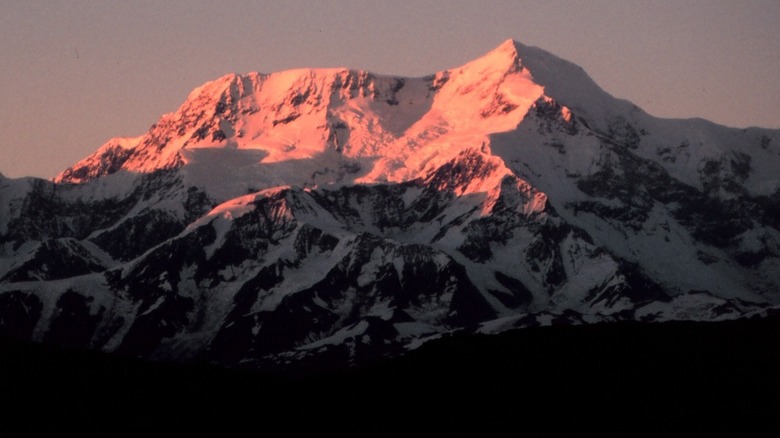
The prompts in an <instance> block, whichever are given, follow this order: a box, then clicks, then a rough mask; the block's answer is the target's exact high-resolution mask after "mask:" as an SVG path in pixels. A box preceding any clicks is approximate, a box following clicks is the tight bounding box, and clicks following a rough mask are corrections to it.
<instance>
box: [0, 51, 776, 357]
mask: <svg viewBox="0 0 780 438" xmlns="http://www.w3.org/2000/svg"><path fill="white" fill-rule="evenodd" d="M778 175H780V131H778V130H769V129H759V128H749V129H733V128H727V127H723V126H719V125H715V124H712V123H710V122H707V121H704V120H699V119H692V120H665V119H659V118H655V117H652V116H650V115H648V114H646V113H644V112H643V111H642V110H641V109H640V108H638V107H636V106H634V105H632V104H631V103H629V102H627V101H624V100H619V99H615V98H613V97H612V96H610V95H609V94H607V93H606V92H604V91H603V90H601V89H600V88H599V87H598V86H597V85H596V84H595V83H594V82H593V81H592V80H591V79H590V78H589V77H588V76H587V75H586V74H585V72H584V71H583V70H582V69H581V68H579V67H577V66H575V65H573V64H571V63H569V62H567V61H564V60H562V59H559V58H557V57H555V56H553V55H551V54H549V53H547V52H545V51H543V50H540V49H537V48H533V47H527V46H524V45H522V44H520V43H517V42H514V41H507V42H505V43H503V44H501V46H499V47H498V48H496V49H495V50H493V51H491V52H490V53H488V54H486V55H485V56H483V57H482V58H479V59H477V60H475V61H472V62H469V63H467V64H465V65H463V66H462V67H459V68H454V69H451V70H447V71H443V72H439V73H436V74H433V75H431V76H427V77H422V78H401V77H392V76H384V75H376V74H372V73H368V72H364V71H355V70H348V69H301V70H292V71H286V72H280V73H273V74H259V73H249V74H246V75H235V74H231V75H226V76H224V77H222V78H219V79H217V80H215V81H213V82H209V83H207V84H205V85H203V86H201V87H199V88H197V89H195V90H194V91H193V92H192V93H191V94H190V95H189V97H188V98H187V99H186V101H185V102H184V103H183V104H182V106H181V107H179V109H177V110H176V111H175V112H174V113H170V114H166V115H163V116H162V117H161V118H160V120H159V121H158V122H157V123H155V124H154V125H153V126H152V127H151V128H150V129H149V131H148V132H147V133H146V134H144V135H142V136H140V137H136V138H117V139H112V140H109V141H108V142H107V143H106V144H105V145H103V146H102V147H101V148H100V149H98V151H97V152H95V153H94V154H93V155H91V156H89V157H87V158H85V159H84V160H82V161H81V162H79V163H77V164H75V165H74V166H72V167H71V168H69V169H67V170H65V171H64V172H62V173H61V174H60V175H59V176H57V177H56V178H55V179H54V181H45V180H40V179H35V178H21V179H8V178H4V177H2V176H0V334H2V335H4V336H7V337H8V336H10V337H16V338H21V339H26V340H33V341H37V342H43V343H51V344H55V345H60V346H75V347H86V348H89V349H97V350H101V351H106V352H121V353H126V354H130V355H134V356H141V357H144V358H151V359H172V360H185V361H186V360H199V361H200V360H203V361H208V362H213V363H218V364H223V365H246V366H250V367H259V368H278V367H279V366H284V367H287V368H296V367H298V366H310V365H312V366H313V364H318V366H320V365H322V364H335V365H343V364H347V363H357V362H361V361H364V360H370V359H374V358H379V357H385V356H393V355H399V354H401V353H403V352H405V351H408V350H409V349H413V348H415V347H417V346H419V345H421V344H422V343H424V342H426V341H428V340H431V339H435V338H438V337H441V336H442V335H444V334H448V333H452V332H458V331H466V332H475V333H497V332H501V331H506V330H509V329H512V328H518V327H528V326H536V325H555V324H590V323H597V322H612V321H624V320H631V321H647V322H651V321H669V320H695V321H715V320H724V319H736V318H741V317H746V316H759V317H760V316H763V315H766V314H768V313H772V312H774V309H776V308H777V307H778V305H780V176H778Z"/></svg>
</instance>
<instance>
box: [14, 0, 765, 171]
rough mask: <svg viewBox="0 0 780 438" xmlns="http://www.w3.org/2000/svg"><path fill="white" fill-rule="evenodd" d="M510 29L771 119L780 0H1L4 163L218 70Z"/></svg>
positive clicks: (123, 124) (705, 104)
mask: <svg viewBox="0 0 780 438" xmlns="http://www.w3.org/2000/svg"><path fill="white" fill-rule="evenodd" d="M508 38H513V39H515V40H518V41H520V42H522V43H524V44H528V45H533V46H538V47H541V48H543V49H545V50H547V51H550V52H552V53H554V54H556V55H558V56H560V57H562V58H564V59H568V60H569V61H572V62H574V63H576V64H579V65H580V66H582V67H583V68H584V69H585V71H586V72H588V74H589V75H590V76H591V77H592V78H593V79H594V80H595V81H596V82H597V83H598V84H599V85H601V86H602V87H603V88H604V89H605V90H606V91H608V92H609V93H611V94H613V95H614V96H616V97H620V98H625V99H628V100H630V101H632V102H634V103H635V104H637V105H638V106H640V107H642V108H643V109H645V110H646V111H648V112H649V113H651V114H653V115H656V116H662V117H703V118H706V119H709V120H712V121H715V122H717V123H722V124H725V125H729V126H736V127H745V126H763V127H770V128H780V1H778V0H732V1H725V0H722V1H716V0H710V1H704V0H674V1H663V0H644V1H634V0H579V1H574V0H558V1H554V0H547V1H541V0H539V1H521V0H515V1H499V0H493V1H485V0H482V1H462V0H445V1H410V0H406V1H369V0H363V1H353V0H331V1H324V0H323V1H314V0H308V1H290V0H286V1H257V0H254V1H227V0H222V1H206V0H191V1H160V0H153V1H146V0H132V1H109V0H100V1H88V0H74V1H61V0H60V1H56V0H43V1H38V0H24V1H22V0H0V59H1V60H2V61H0V62H1V63H2V64H1V65H2V68H0V172H2V173H3V174H5V175H6V176H9V177H19V176H40V177H45V178H50V177H52V176H54V175H55V174H57V173H59V172H60V171H61V170H63V169H64V168H66V167H68V166H69V165H71V164H73V163H75V162H76V161H78V160H79V159H81V158H83V157H85V156H87V155H88V154H90V153H92V152H93V151H95V150H96V149H97V148H98V147H99V146H100V145H102V144H103V143H104V142H105V141H106V140H108V139H109V138H111V137H118V136H136V135H141V134H143V133H144V132H146V130H147V129H148V128H149V126H150V125H151V124H152V123H154V122H155V121H156V120H157V119H158V118H159V116H160V115H162V114H163V113H167V112H172V111H174V110H175V109H176V108H177V107H178V106H179V105H180V104H181V103H182V102H183V100H184V99H185V98H186V96H187V94H189V92H190V91H191V90H192V89H193V88H195V87H197V86H199V85H201V84H202V83H204V82H206V81H209V80H212V79H216V78H218V77H219V76H221V75H223V74H225V73H230V72H237V73H246V72H249V71H260V72H265V73H270V72H274V71H279V70H285V69H289V68H298V67H351V68H359V69H366V70H370V71H374V72H376V73H386V74H397V75H402V76H423V75H426V74H430V73H434V72H436V71H439V70H444V69H448V68H452V67H456V66H459V65H461V64H464V63H466V62H467V61H470V60H472V59H474V58H476V57H478V56H480V55H482V54H484V53H486V52H488V51H490V50H491V49H493V48H494V47H496V46H497V45H499V44H500V43H501V42H502V41H504V40H506V39H508Z"/></svg>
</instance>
